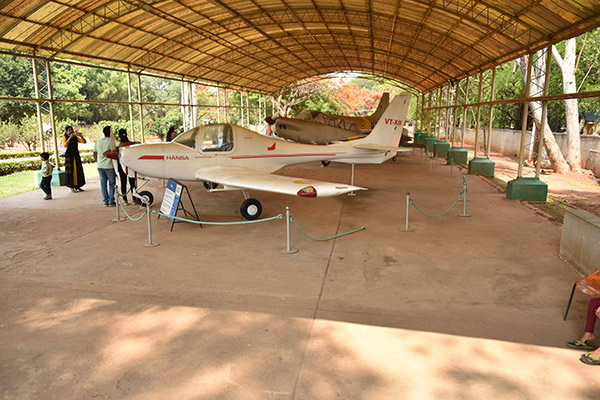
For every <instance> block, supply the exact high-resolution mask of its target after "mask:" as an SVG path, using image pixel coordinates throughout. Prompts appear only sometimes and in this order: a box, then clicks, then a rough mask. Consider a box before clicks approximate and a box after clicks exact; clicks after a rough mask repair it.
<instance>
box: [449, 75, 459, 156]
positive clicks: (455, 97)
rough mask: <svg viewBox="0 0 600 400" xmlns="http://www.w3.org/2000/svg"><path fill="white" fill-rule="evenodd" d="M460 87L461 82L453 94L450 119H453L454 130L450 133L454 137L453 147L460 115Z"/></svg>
mask: <svg viewBox="0 0 600 400" xmlns="http://www.w3.org/2000/svg"><path fill="white" fill-rule="evenodd" d="M458 85H460V82H458V83H456V85H455V87H454V93H453V94H452V111H451V112H450V118H451V119H452V129H451V131H450V135H451V136H452V147H454V143H455V141H456V115H457V114H458V108H457V107H456V106H457V104H458V103H457V102H458Z"/></svg>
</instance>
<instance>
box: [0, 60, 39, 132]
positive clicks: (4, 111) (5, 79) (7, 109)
mask: <svg viewBox="0 0 600 400" xmlns="http://www.w3.org/2000/svg"><path fill="white" fill-rule="evenodd" d="M0 96H4V97H35V92H34V87H33V67H32V62H31V59H29V58H24V57H15V56H8V55H0ZM33 113H35V104H34V103H31V102H25V101H2V102H0V120H2V121H9V120H11V121H17V122H18V121H19V120H20V119H21V118H23V116H25V115H31V114H33Z"/></svg>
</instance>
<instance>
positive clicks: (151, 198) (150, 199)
mask: <svg viewBox="0 0 600 400" xmlns="http://www.w3.org/2000/svg"><path fill="white" fill-rule="evenodd" d="M138 194H139V195H140V196H142V198H146V199H147V200H148V202H147V203H148V205H149V206H151V205H152V203H153V202H154V195H152V192H149V191H147V190H143V191H141V192H139V193H138ZM136 201H137V202H138V203H139V204H140V205H141V206H145V205H146V201H145V200H144V199H139V198H138V199H136Z"/></svg>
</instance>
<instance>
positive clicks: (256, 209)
mask: <svg viewBox="0 0 600 400" xmlns="http://www.w3.org/2000/svg"><path fill="white" fill-rule="evenodd" d="M240 212H241V213H242V217H244V218H245V219H247V220H248V221H253V220H255V219H257V218H258V217H260V214H261V213H262V205H261V204H260V201H258V200H256V199H246V200H244V202H243V203H242V206H241V207H240Z"/></svg>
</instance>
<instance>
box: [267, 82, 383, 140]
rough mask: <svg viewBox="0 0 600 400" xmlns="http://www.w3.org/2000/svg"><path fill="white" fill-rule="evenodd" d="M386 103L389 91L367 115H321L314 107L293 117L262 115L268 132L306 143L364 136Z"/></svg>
mask: <svg viewBox="0 0 600 400" xmlns="http://www.w3.org/2000/svg"><path fill="white" fill-rule="evenodd" d="M389 102H390V94H389V93H384V94H383V95H382V96H381V100H380V101H379V105H378V106H377V110H375V112H374V113H373V114H371V115H369V116H367V117H349V116H345V115H333V114H325V113H323V112H321V111H316V110H304V111H302V112H301V113H300V114H298V116H297V117H296V118H287V117H277V118H276V119H273V118H272V117H267V118H265V122H266V123H267V124H269V129H271V132H273V133H275V134H276V135H277V136H279V137H281V138H284V139H288V140H291V141H294V142H296V143H307V144H328V143H333V142H336V141H341V140H353V139H358V138H362V137H365V136H366V135H367V134H369V133H370V132H371V131H372V130H373V127H374V126H375V125H376V124H377V122H378V121H379V119H380V118H381V116H382V115H383V112H384V111H385V109H386V108H387V107H388V104H389Z"/></svg>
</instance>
